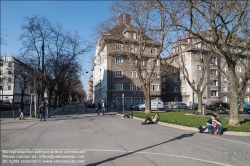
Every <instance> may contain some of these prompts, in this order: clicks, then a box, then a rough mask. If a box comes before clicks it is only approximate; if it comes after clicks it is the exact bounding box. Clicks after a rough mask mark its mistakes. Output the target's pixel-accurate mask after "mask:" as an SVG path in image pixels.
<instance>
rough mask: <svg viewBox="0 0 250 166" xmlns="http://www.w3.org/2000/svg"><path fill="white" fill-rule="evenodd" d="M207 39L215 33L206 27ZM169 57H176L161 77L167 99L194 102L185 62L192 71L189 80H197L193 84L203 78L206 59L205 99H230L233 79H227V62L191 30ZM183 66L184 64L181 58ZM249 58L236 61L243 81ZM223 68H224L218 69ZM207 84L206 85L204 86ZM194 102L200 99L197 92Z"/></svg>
mask: <svg viewBox="0 0 250 166" xmlns="http://www.w3.org/2000/svg"><path fill="white" fill-rule="evenodd" d="M206 34H207V35H208V39H209V38H211V37H212V33H211V31H207V32H206ZM168 58H169V59H171V58H173V59H172V60H173V63H171V65H170V67H169V72H167V73H165V76H163V77H162V87H163V91H162V94H164V96H166V100H167V101H169V102H170V101H174V102H184V103H186V104H188V105H190V104H192V98H193V91H192V88H191V87H190V86H189V84H188V83H187V80H186V79H185V78H184V75H183V72H182V71H183V70H184V68H183V66H185V68H186V70H187V71H188V73H189V80H190V82H193V81H194V82H195V84H194V86H197V83H198V82H199V81H200V80H201V78H202V69H203V66H202V65H205V62H204V61H207V62H208V65H207V67H206V71H205V75H204V81H203V86H202V87H201V88H204V87H205V90H204V93H203V95H202V102H203V103H211V102H213V101H223V102H227V103H229V102H230V86H231V85H230V83H229V80H227V78H226V75H225V74H228V73H227V72H228V65H227V64H226V61H225V60H224V59H223V58H221V57H220V56H218V55H216V54H215V53H212V52H211V51H210V50H209V49H208V48H206V47H204V45H202V43H201V41H200V40H199V39H198V38H197V37H195V36H190V34H187V35H185V37H184V38H183V39H182V40H179V41H178V42H177V43H176V44H175V45H174V46H173V52H172V54H171V56H169V57H168ZM182 61H183V62H184V63H183V66H182V65H181V62H182ZM246 63H248V64H249V61H248V59H247V58H246V57H244V55H243V56H242V57H241V60H239V61H238V63H237V65H236V70H237V71H236V73H237V77H238V79H239V82H241V80H242V79H241V77H242V76H243V74H244V70H245V68H244V64H246ZM220 70H222V71H223V72H219V71H220ZM205 84H207V86H204V85H205ZM245 101H246V102H250V81H248V85H247V88H246V94H245ZM194 102H196V103H197V102H198V98H197V95H196V94H194Z"/></svg>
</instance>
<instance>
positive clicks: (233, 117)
mask: <svg viewBox="0 0 250 166" xmlns="http://www.w3.org/2000/svg"><path fill="white" fill-rule="evenodd" d="M234 70H235V68H229V79H230V82H231V88H230V119H229V124H230V125H232V126H235V125H238V124H239V122H240V121H239V113H238V100H239V95H238V93H237V89H238V79H237V76H236V74H235V71H234Z"/></svg>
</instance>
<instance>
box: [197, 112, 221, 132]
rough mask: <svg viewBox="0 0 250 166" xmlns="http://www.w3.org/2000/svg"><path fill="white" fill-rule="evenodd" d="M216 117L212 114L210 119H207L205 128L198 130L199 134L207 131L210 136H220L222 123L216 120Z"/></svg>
mask: <svg viewBox="0 0 250 166" xmlns="http://www.w3.org/2000/svg"><path fill="white" fill-rule="evenodd" d="M216 117H217V116H216V115H214V114H212V115H211V119H209V120H208V121H207V125H206V127H205V128H203V127H202V126H200V127H199V128H198V129H199V133H203V132H204V131H205V130H206V129H208V132H209V133H210V134H217V135H218V134H220V135H221V134H222V123H221V121H220V120H219V119H217V118H216Z"/></svg>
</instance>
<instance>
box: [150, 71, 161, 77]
mask: <svg viewBox="0 0 250 166" xmlns="http://www.w3.org/2000/svg"><path fill="white" fill-rule="evenodd" d="M152 76H153V78H160V75H159V74H158V73H157V72H153V74H152Z"/></svg>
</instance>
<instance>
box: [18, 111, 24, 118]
mask: <svg viewBox="0 0 250 166" xmlns="http://www.w3.org/2000/svg"><path fill="white" fill-rule="evenodd" d="M19 112H20V118H19V120H21V119H23V120H24V116H23V109H20V110H19Z"/></svg>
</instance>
